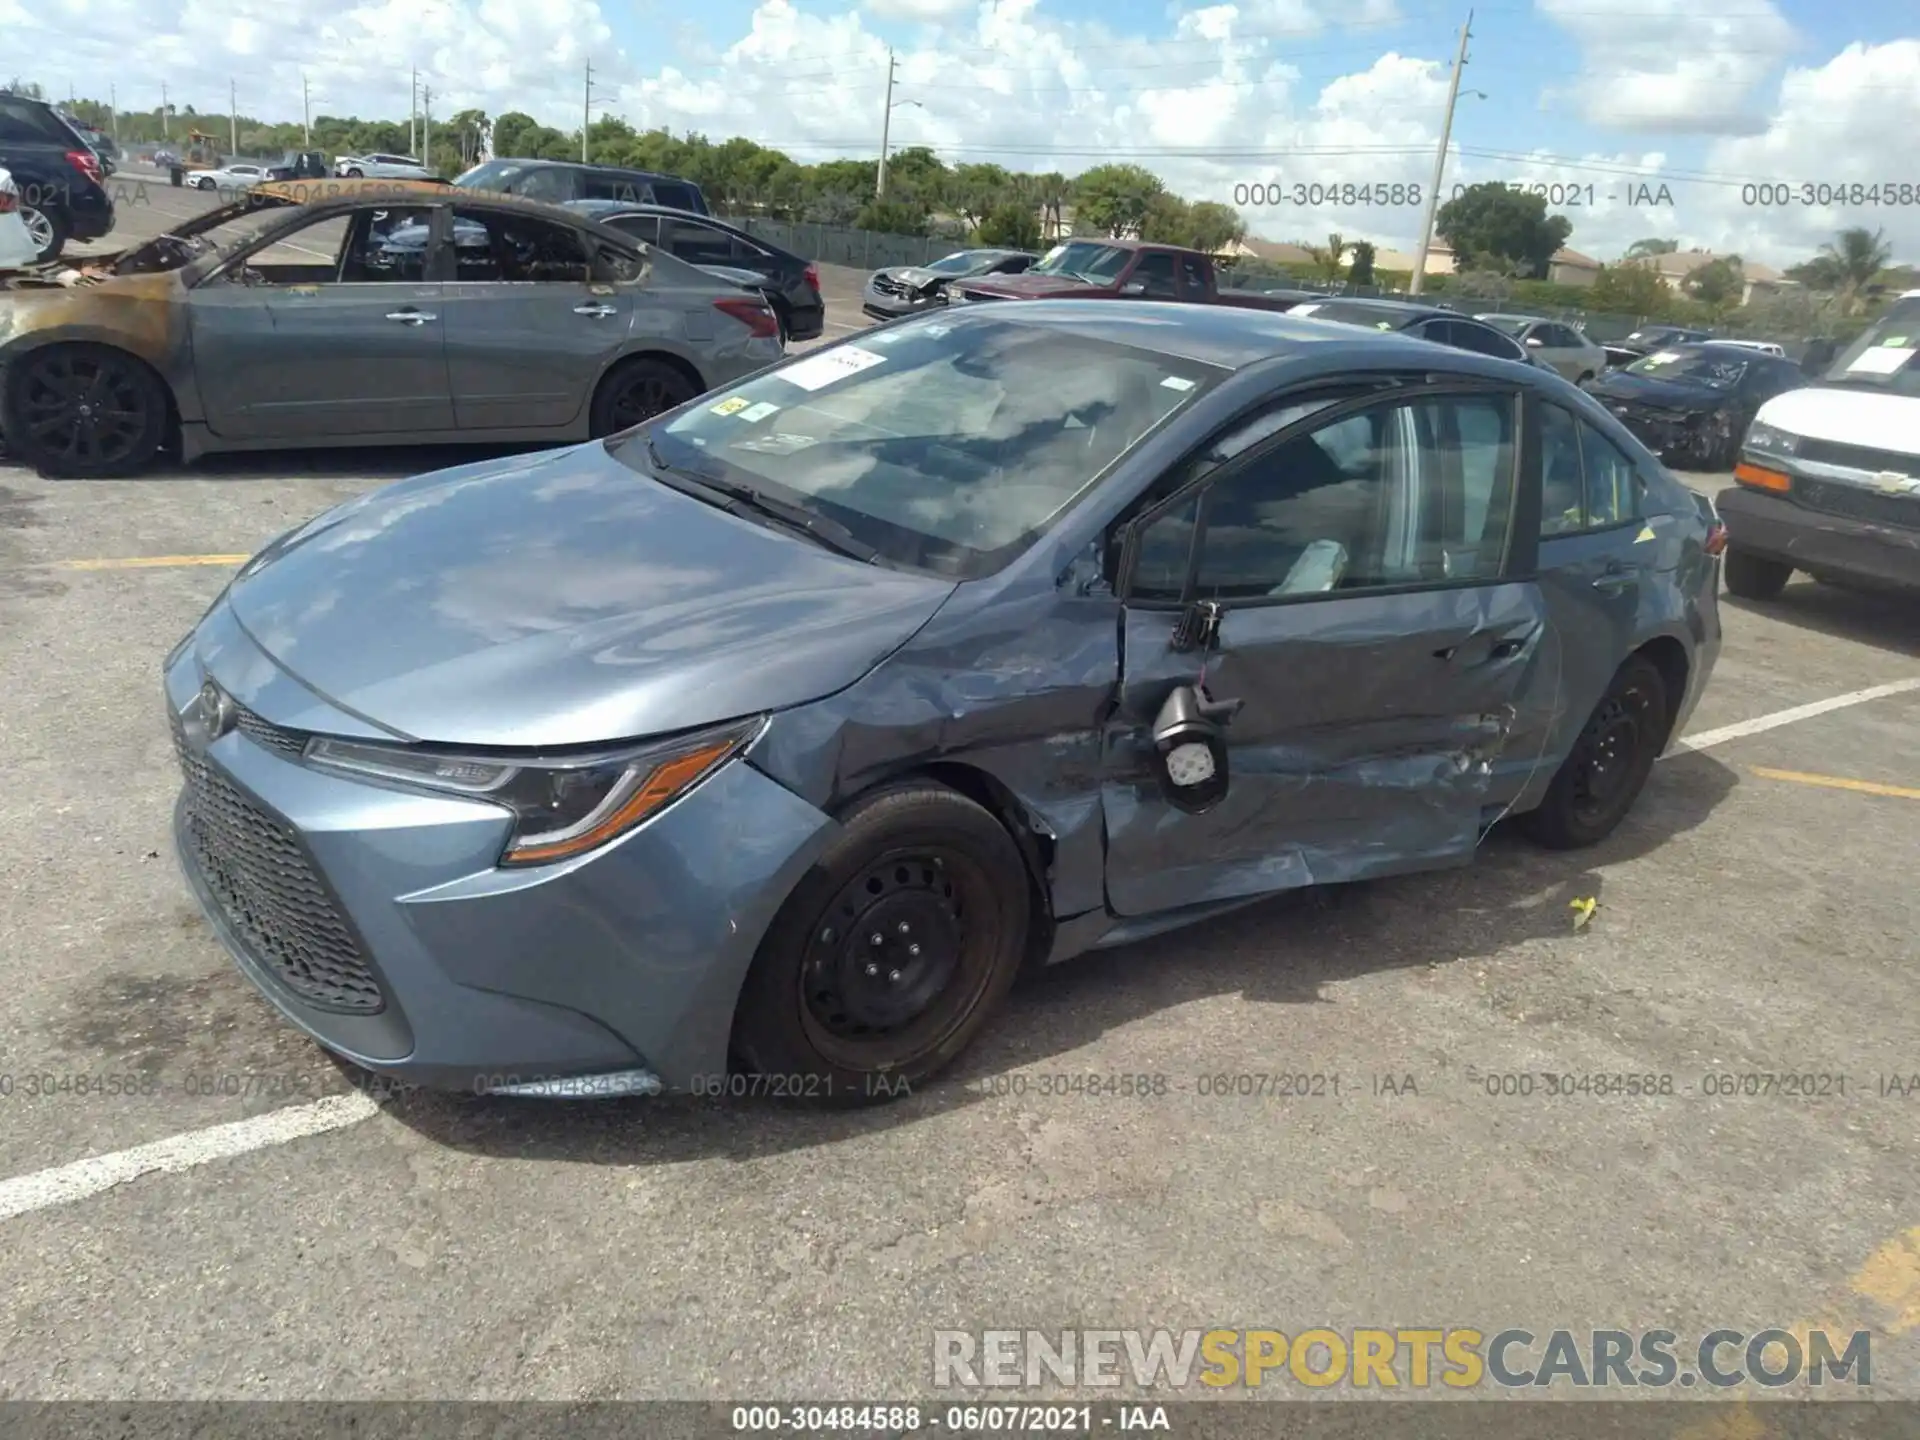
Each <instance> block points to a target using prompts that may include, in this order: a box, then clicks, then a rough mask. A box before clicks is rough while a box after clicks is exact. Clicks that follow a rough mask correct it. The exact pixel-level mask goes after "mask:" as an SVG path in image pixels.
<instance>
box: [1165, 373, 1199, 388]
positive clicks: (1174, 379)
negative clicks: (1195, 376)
mask: <svg viewBox="0 0 1920 1440" xmlns="http://www.w3.org/2000/svg"><path fill="white" fill-rule="evenodd" d="M1160 383H1161V385H1163V386H1164V387H1165V388H1167V389H1168V390H1191V389H1192V388H1193V381H1191V380H1189V379H1187V377H1186V376H1184V375H1169V376H1167V378H1166V379H1164V380H1162V381H1161V382H1160Z"/></svg>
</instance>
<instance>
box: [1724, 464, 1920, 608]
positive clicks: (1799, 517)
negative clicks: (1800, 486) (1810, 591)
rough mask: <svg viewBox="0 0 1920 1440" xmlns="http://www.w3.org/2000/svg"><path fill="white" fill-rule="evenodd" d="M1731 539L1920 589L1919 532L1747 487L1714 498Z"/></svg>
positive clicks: (1779, 556)
mask: <svg viewBox="0 0 1920 1440" xmlns="http://www.w3.org/2000/svg"><path fill="white" fill-rule="evenodd" d="M1714 504H1715V506H1716V507H1718V509H1719V511H1720V518H1721V519H1722V520H1723V521H1724V522H1725V523H1726V527H1727V542H1728V544H1730V545H1732V546H1734V547H1735V548H1737V549H1740V550H1744V551H1746V552H1747V553H1748V554H1751V555H1759V556H1762V557H1764V558H1766V559H1769V560H1779V561H1782V562H1784V563H1786V564H1788V565H1791V566H1793V568H1794V569H1796V570H1805V571H1807V572H1808V573H1809V574H1814V575H1831V576H1836V577H1840V578H1845V579H1852V580H1860V581H1865V582H1868V583H1871V584H1875V585H1883V586H1891V587H1895V588H1898V589H1902V590H1920V530H1907V529H1901V528H1898V527H1895V526H1891V525H1876V524H1874V523H1873V522H1871V521H1867V520H1855V519H1852V518H1849V517H1848V516H1845V515H1829V514H1827V513H1825V512H1824V511H1819V510H1812V509H1809V508H1807V507H1806V506H1804V505H1796V504H1795V503H1794V502H1793V501H1792V500H1790V499H1787V498H1786V497H1784V496H1779V495H1769V494H1766V493H1764V492H1762V491H1758V490H1753V489H1749V488H1748V487H1746V486H1735V487H1733V488H1731V489H1727V490H1722V491H1721V492H1720V493H1719V494H1718V495H1717V496H1715V497H1714Z"/></svg>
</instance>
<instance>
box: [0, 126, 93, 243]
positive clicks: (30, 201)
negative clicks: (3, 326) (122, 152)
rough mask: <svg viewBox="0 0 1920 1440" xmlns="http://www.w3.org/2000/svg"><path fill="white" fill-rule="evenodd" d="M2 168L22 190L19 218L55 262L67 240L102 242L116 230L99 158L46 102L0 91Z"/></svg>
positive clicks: (0, 150) (0, 151) (35, 241)
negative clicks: (105, 236)
mask: <svg viewBox="0 0 1920 1440" xmlns="http://www.w3.org/2000/svg"><path fill="white" fill-rule="evenodd" d="M0 169H5V170H8V171H10V172H11V173H12V175H13V183H14V184H15V185H16V186H17V187H18V188H19V191H20V218H21V219H23V220H25V221H26V222H27V233H28V234H29V235H31V236H32V237H33V240H34V243H35V244H36V245H38V246H39V247H40V255H39V258H40V259H41V260H42V261H46V260H52V259H54V258H55V257H56V256H58V255H59V253H60V252H61V251H62V250H63V249H65V248H66V244H67V242H68V241H69V240H82V241H84V240H98V239H99V238H100V237H101V236H102V235H105V234H106V233H107V232H108V231H110V230H112V229H113V197H112V196H110V195H108V194H107V187H106V183H105V182H106V176H105V174H104V173H103V172H102V169H101V165H100V157H99V156H98V155H97V154H95V153H94V150H93V147H92V146H91V145H89V144H88V143H87V141H86V140H85V138H83V137H82V136H81V134H80V132H79V131H77V130H75V129H74V128H73V127H72V126H71V125H69V124H68V123H67V122H66V121H65V120H63V119H61V118H60V112H59V111H57V110H55V109H54V108H53V106H51V105H49V104H47V103H46V102H45V101H44V100H29V99H28V98H27V97H26V96H24V95H14V94H0Z"/></svg>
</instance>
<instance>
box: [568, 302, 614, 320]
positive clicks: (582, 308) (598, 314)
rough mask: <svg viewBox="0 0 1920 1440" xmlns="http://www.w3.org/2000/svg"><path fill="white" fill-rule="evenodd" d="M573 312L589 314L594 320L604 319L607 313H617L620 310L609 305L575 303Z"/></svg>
mask: <svg viewBox="0 0 1920 1440" xmlns="http://www.w3.org/2000/svg"><path fill="white" fill-rule="evenodd" d="M573 313H574V314H576V315H590V316H592V317H593V318H594V319H595V320H604V319H606V318H607V317H608V316H609V315H617V314H619V313H620V312H619V311H618V310H616V309H615V308H614V307H613V306H611V305H576V306H574V307H573Z"/></svg>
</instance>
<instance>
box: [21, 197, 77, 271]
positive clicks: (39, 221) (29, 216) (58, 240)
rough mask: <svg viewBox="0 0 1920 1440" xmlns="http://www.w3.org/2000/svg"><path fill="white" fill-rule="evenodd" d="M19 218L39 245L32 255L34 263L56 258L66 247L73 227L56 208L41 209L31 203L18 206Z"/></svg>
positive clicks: (42, 262) (44, 262)
mask: <svg viewBox="0 0 1920 1440" xmlns="http://www.w3.org/2000/svg"><path fill="white" fill-rule="evenodd" d="M20 219H21V221H22V222H23V223H24V224H25V225H26V227H27V231H28V233H29V235H30V236H32V237H35V238H36V243H37V244H38V246H39V249H38V251H37V252H36V253H35V255H34V263H35V264H37V265H44V264H46V263H47V262H48V261H50V260H58V259H59V258H60V252H61V251H62V250H65V249H66V248H67V241H68V239H69V238H71V236H72V233H73V227H72V225H71V224H70V222H69V221H68V220H67V217H66V216H65V215H64V214H62V213H61V212H60V211H58V210H42V209H40V208H38V207H37V206H33V205H22V206H21V207H20Z"/></svg>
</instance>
